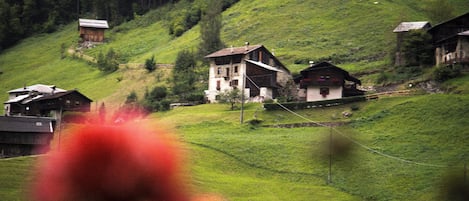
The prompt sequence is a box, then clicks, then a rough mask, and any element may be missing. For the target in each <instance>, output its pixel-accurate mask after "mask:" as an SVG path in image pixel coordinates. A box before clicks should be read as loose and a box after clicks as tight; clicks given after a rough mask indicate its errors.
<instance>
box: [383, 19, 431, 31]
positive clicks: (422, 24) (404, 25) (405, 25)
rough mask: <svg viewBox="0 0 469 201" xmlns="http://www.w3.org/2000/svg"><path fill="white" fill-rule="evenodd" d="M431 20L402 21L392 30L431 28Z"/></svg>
mask: <svg viewBox="0 0 469 201" xmlns="http://www.w3.org/2000/svg"><path fill="white" fill-rule="evenodd" d="M430 27H431V25H430V22H427V21H419V22H401V23H400V24H399V25H397V27H396V28H395V29H394V30H393V31H392V32H394V33H399V32H408V31H410V30H416V29H424V28H430Z"/></svg>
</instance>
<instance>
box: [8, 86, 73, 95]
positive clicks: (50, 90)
mask: <svg viewBox="0 0 469 201" xmlns="http://www.w3.org/2000/svg"><path fill="white" fill-rule="evenodd" d="M33 91H35V92H39V93H44V94H51V93H53V92H65V91H66V90H65V89H61V88H57V87H56V86H55V85H44V84H35V85H31V86H26V87H22V88H18V89H13V90H10V91H8V93H22V92H33Z"/></svg>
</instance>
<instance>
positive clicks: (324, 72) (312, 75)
mask: <svg viewBox="0 0 469 201" xmlns="http://www.w3.org/2000/svg"><path fill="white" fill-rule="evenodd" d="M295 82H296V83H298V84H299V90H298V97H299V98H300V100H303V101H306V102H314V101H323V100H332V99H340V98H343V97H348V96H357V95H363V94H364V92H363V91H361V90H358V89H357V88H356V85H357V84H358V85H361V81H360V80H358V79H357V78H355V77H352V76H350V74H349V73H348V72H347V71H345V70H343V69H341V68H339V67H337V66H334V65H332V64H330V63H328V62H321V63H318V64H314V65H311V66H310V67H308V68H306V69H304V70H302V71H301V72H300V76H299V77H297V78H295ZM347 82H349V83H352V84H349V83H347Z"/></svg>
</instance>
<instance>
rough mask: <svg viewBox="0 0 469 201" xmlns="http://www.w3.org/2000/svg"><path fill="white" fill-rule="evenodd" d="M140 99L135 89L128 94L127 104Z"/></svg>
mask: <svg viewBox="0 0 469 201" xmlns="http://www.w3.org/2000/svg"><path fill="white" fill-rule="evenodd" d="M137 101H138V96H137V93H136V92H135V91H132V92H130V94H129V95H127V98H126V99H125V104H134V103H137Z"/></svg>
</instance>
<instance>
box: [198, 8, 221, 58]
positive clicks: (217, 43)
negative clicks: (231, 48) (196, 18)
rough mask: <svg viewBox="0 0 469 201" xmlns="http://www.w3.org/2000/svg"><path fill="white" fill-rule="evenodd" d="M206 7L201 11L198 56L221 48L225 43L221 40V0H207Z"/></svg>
mask: <svg viewBox="0 0 469 201" xmlns="http://www.w3.org/2000/svg"><path fill="white" fill-rule="evenodd" d="M207 4H208V7H207V9H206V10H205V11H204V12H203V13H202V20H201V21H200V37H201V42H200V44H199V56H201V57H204V56H205V55H208V54H210V53H212V52H215V51H217V50H219V49H222V48H223V47H224V46H225V45H224V44H223V42H222V41H221V37H220V32H221V28H222V17H221V11H222V1H219V0H209V1H208V3H207Z"/></svg>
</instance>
